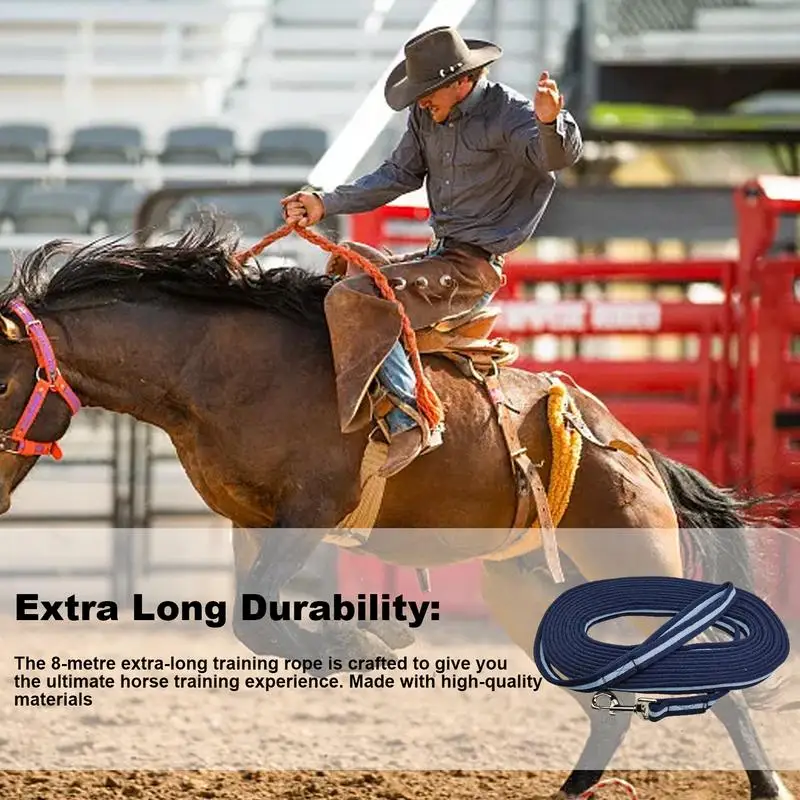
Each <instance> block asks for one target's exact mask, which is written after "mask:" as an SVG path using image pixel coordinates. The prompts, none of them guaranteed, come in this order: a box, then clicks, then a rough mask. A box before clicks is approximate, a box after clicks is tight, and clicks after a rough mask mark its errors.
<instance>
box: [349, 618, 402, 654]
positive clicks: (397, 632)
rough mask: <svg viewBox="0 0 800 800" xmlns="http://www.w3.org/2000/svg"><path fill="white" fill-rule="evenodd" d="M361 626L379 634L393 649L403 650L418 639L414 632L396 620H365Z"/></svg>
mask: <svg viewBox="0 0 800 800" xmlns="http://www.w3.org/2000/svg"><path fill="white" fill-rule="evenodd" d="M359 628H361V630H362V631H367V633H371V634H373V635H374V636H377V637H378V638H379V639H380V640H381V641H382V642H383V643H384V644H386V645H388V646H389V647H391V648H392V650H402V649H403V648H404V647H410V646H411V645H412V644H414V642H415V641H416V639H415V638H414V634H413V633H411V631H410V630H409V629H408V628H407V627H406V626H405V625H402V624H401V623H399V622H396V621H395V620H365V621H364V622H362V623H361V624H359Z"/></svg>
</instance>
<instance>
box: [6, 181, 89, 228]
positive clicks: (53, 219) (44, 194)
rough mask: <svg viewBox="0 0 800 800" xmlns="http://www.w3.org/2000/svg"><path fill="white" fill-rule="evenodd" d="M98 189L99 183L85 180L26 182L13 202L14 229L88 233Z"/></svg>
mask: <svg viewBox="0 0 800 800" xmlns="http://www.w3.org/2000/svg"><path fill="white" fill-rule="evenodd" d="M101 192H102V187H101V185H99V184H91V183H85V182H76V183H70V182H67V183H64V184H55V185H51V184H46V183H31V184H26V185H25V186H23V187H22V188H21V189H20V190H19V193H18V194H17V196H16V198H15V200H14V202H13V207H12V208H13V210H12V217H13V221H14V227H15V230H16V232H17V233H43V234H48V235H60V234H83V233H88V232H89V223H90V222H91V220H92V218H93V216H94V215H95V212H96V210H97V207H98V205H99V202H100V196H101Z"/></svg>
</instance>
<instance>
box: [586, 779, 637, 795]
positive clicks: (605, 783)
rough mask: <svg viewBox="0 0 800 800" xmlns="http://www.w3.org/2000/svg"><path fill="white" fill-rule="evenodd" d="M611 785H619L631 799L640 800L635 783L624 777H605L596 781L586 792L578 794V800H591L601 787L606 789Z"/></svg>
mask: <svg viewBox="0 0 800 800" xmlns="http://www.w3.org/2000/svg"><path fill="white" fill-rule="evenodd" d="M609 786H619V787H621V788H622V789H623V790H624V791H625V794H626V795H627V796H628V797H629V798H630V800H639V795H638V794H637V793H636V788H635V787H634V785H633V784H632V783H628V781H624V780H622V778H604V779H603V780H601V781H598V782H597V783H595V784H594V786H590V787H589V788H588V789H587V790H586V791H585V792H581V794H579V795H578V800H590V798H592V797H594V796H595V795H596V794H597V793H598V792H599V791H600V790H601V789H606V788H608V787H609Z"/></svg>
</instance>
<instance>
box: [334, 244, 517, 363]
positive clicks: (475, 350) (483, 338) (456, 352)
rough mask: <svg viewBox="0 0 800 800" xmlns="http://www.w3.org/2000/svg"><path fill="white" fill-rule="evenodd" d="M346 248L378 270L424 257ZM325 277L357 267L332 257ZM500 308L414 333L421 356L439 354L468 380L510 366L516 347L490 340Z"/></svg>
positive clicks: (362, 247) (364, 247)
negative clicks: (366, 259)
mask: <svg viewBox="0 0 800 800" xmlns="http://www.w3.org/2000/svg"><path fill="white" fill-rule="evenodd" d="M342 244H343V245H345V246H347V247H348V248H349V249H351V250H354V251H355V252H357V253H359V254H360V255H362V256H364V257H365V258H368V259H369V260H370V261H371V262H372V263H373V264H375V265H376V266H378V267H381V266H388V265H390V264H394V263H398V262H402V261H410V260H413V259H415V258H419V257H422V256H424V255H425V252H424V251H422V252H419V253H406V254H403V255H395V254H393V253H391V252H388V251H386V250H378V249H376V248H374V247H370V246H369V245H366V244H364V243H363V242H351V241H348V242H342ZM326 272H327V273H328V274H333V275H339V276H342V277H344V276H345V275H354V274H357V273H358V272H359V269H358V267H355V266H351V265H350V264H349V263H348V262H347V261H346V260H345V259H343V258H342V257H341V256H332V257H331V258H330V259H329V260H328V264H327V266H326ZM499 316H500V309H499V308H493V307H491V306H489V307H488V308H485V309H483V310H481V311H479V312H476V313H475V314H470V315H469V316H468V317H465V318H464V319H462V320H459V321H451V320H445V321H443V322H440V323H438V324H436V325H433V326H432V327H430V328H423V329H421V330H417V331H415V336H416V340H417V349H418V350H419V353H420V355H421V356H422V355H439V356H444V357H445V358H448V359H450V360H451V361H453V362H455V363H456V364H458V365H459V366H460V367H461V368H462V371H463V372H464V374H465V375H466V376H467V377H472V378H478V377H479V375H478V374H476V371H475V370H477V371H478V372H479V373H487V372H488V373H496V371H497V368H498V367H500V366H507V365H510V364H513V363H514V362H515V361H516V360H517V358H518V356H519V349H518V348H517V346H516V345H515V344H513V343H512V342H510V341H507V340H505V339H501V338H498V337H494V338H490V336H491V332H492V329H493V328H494V325H495V323H496V322H497V318H498V317H499Z"/></svg>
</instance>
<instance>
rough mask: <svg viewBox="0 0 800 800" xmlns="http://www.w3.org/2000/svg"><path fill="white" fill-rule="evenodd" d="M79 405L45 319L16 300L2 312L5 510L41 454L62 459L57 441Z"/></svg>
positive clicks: (0, 443)
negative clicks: (45, 325)
mask: <svg viewBox="0 0 800 800" xmlns="http://www.w3.org/2000/svg"><path fill="white" fill-rule="evenodd" d="M80 406H81V404H80V401H79V400H78V398H77V396H76V395H75V392H74V391H73V390H72V389H71V387H70V386H69V384H68V383H67V382H66V380H65V379H64V376H63V375H62V374H61V370H60V369H59V366H58V362H57V361H56V357H55V353H54V352H53V348H52V345H51V344H50V339H49V338H48V336H47V334H46V333H45V330H44V326H43V325H42V322H41V320H39V319H37V318H36V317H35V316H34V315H33V314H32V313H31V311H30V309H29V308H28V307H27V306H26V305H25V303H24V301H23V300H22V299H21V298H15V299H13V300H12V301H11V302H10V303H8V305H7V306H6V307H5V308H4V309H3V310H2V312H1V313H0V514H4V513H5V512H6V511H8V509H9V508H10V506H11V493H12V492H13V491H14V489H15V488H16V487H17V486H18V485H19V484H20V483H21V482H22V480H23V479H24V477H25V476H26V475H27V474H28V472H29V471H30V470H31V468H32V467H33V465H34V464H35V463H36V461H37V460H38V459H39V458H41V457H42V456H51V457H53V458H56V459H60V458H61V449H60V447H59V446H58V441H59V439H61V438H62V437H63V436H64V434H65V433H66V432H67V429H68V428H69V425H70V421H71V419H72V417H73V415H74V414H76V413H77V411H78V410H79V409H80Z"/></svg>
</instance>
